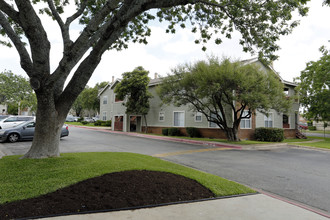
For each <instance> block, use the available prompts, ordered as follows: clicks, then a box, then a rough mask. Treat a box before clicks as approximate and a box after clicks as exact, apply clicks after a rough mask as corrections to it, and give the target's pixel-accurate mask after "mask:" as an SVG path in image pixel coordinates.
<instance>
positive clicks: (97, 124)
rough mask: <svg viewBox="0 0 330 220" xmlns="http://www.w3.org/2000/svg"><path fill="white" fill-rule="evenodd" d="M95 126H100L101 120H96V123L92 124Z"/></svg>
mask: <svg viewBox="0 0 330 220" xmlns="http://www.w3.org/2000/svg"><path fill="white" fill-rule="evenodd" d="M94 125H95V126H101V125H102V121H101V120H97V121H96V122H94Z"/></svg>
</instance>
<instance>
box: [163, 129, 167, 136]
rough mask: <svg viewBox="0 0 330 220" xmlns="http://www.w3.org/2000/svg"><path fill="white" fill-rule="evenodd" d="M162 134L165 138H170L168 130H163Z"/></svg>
mask: <svg viewBox="0 0 330 220" xmlns="http://www.w3.org/2000/svg"><path fill="white" fill-rule="evenodd" d="M162 134H163V135H164V136H168V128H163V129H162Z"/></svg>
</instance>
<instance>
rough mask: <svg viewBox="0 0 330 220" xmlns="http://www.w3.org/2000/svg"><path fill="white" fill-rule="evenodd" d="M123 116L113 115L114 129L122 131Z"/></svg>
mask: <svg viewBox="0 0 330 220" xmlns="http://www.w3.org/2000/svg"><path fill="white" fill-rule="evenodd" d="M123 125H124V116H115V131H123Z"/></svg>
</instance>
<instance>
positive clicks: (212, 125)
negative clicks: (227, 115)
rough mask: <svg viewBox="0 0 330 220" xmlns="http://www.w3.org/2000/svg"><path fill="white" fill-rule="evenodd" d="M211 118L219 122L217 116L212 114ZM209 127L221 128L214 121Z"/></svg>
mask: <svg viewBox="0 0 330 220" xmlns="http://www.w3.org/2000/svg"><path fill="white" fill-rule="evenodd" d="M219 114H220V116H221V117H222V115H221V112H219ZM210 118H214V119H216V120H217V115H216V114H214V113H210ZM209 127H210V128H219V126H218V125H217V124H216V123H215V122H212V121H210V122H209Z"/></svg>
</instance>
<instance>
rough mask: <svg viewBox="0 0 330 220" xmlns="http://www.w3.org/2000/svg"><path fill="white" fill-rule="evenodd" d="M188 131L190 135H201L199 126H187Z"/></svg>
mask: <svg viewBox="0 0 330 220" xmlns="http://www.w3.org/2000/svg"><path fill="white" fill-rule="evenodd" d="M186 131H187V133H188V135H189V137H200V136H201V134H200V132H199V130H198V128H195V127H187V128H186Z"/></svg>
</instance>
